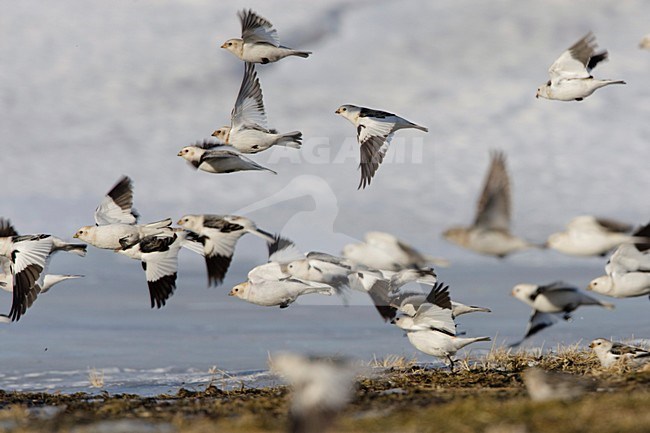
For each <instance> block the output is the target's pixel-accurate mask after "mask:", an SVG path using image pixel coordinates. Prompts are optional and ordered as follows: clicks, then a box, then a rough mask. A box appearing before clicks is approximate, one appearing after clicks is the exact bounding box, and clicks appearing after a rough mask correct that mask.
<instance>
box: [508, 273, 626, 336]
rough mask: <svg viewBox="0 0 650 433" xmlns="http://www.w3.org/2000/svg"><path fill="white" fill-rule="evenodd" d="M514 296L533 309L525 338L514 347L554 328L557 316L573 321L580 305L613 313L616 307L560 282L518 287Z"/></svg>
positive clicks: (518, 285)
mask: <svg viewBox="0 0 650 433" xmlns="http://www.w3.org/2000/svg"><path fill="white" fill-rule="evenodd" d="M512 296H514V297H515V298H517V299H519V300H520V301H522V302H523V303H525V304H527V305H529V306H531V307H532V308H533V312H532V315H531V316H530V319H529V321H528V328H527V329H526V334H525V335H524V338H522V339H521V340H520V341H519V342H517V343H514V344H512V345H511V346H513V347H514V346H518V345H519V344H521V343H522V342H523V341H524V340H525V339H526V338H528V337H530V336H532V335H534V334H536V333H538V332H539V331H541V330H542V329H544V328H547V327H549V326H551V325H553V324H554V323H555V322H557V320H558V319H557V316H558V315H561V317H562V318H563V319H564V320H570V319H571V313H572V312H573V311H575V310H576V309H577V308H578V307H580V306H581V305H597V306H600V307H604V308H607V309H608V310H613V309H614V305H613V304H610V303H609V302H604V301H600V300H598V299H596V298H592V297H591V296H589V295H587V294H586V293H583V292H581V291H580V290H578V289H577V288H575V287H573V286H570V285H568V284H566V283H563V282H559V281H558V282H554V283H551V284H548V285H546V286H539V285H535V284H517V285H516V286H514V287H513V289H512Z"/></svg>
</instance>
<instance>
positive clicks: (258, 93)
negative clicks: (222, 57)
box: [212, 63, 302, 153]
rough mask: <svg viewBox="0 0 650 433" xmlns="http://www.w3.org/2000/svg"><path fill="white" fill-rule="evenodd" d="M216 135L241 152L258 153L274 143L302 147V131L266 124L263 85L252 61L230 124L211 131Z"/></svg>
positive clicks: (296, 147)
mask: <svg viewBox="0 0 650 433" xmlns="http://www.w3.org/2000/svg"><path fill="white" fill-rule="evenodd" d="M212 136H213V137H216V138H217V139H219V140H221V141H223V142H224V143H225V144H227V145H229V146H232V147H234V148H235V149H237V150H238V151H240V152H242V153H257V152H261V151H263V150H266V149H268V148H269V147H271V146H286V147H292V148H294V149H299V148H300V146H301V144H302V143H301V141H300V140H301V139H302V133H301V132H300V131H293V132H287V133H285V134H278V131H276V130H275V129H269V128H268V126H267V119H266V111H265V109H264V99H263V97H262V88H261V87H260V81H259V79H258V78H257V72H255V65H254V64H253V63H246V64H245V67H244V79H243V80H242V83H241V88H240V89H239V94H238V95H237V100H236V101H235V107H234V108H233V109H232V112H231V114H230V126H223V127H221V128H219V129H217V130H216V131H214V132H213V133H212Z"/></svg>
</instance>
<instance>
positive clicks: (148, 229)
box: [74, 176, 172, 250]
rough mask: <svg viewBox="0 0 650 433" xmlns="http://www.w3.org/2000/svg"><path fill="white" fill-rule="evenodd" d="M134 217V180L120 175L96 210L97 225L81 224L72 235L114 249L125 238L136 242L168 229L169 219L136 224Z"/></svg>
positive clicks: (136, 218)
mask: <svg viewBox="0 0 650 433" xmlns="http://www.w3.org/2000/svg"><path fill="white" fill-rule="evenodd" d="M137 220H138V214H137V213H136V212H135V210H134V209H133V182H132V181H131V179H130V178H129V177H128V176H122V177H121V178H120V180H119V181H118V182H117V183H116V184H115V186H113V188H111V190H110V191H109V192H108V193H107V194H106V196H104V198H103V199H102V201H101V203H100V204H99V206H98V207H97V209H96V210H95V223H96V225H94V226H84V227H81V228H80V229H79V230H77V232H76V233H75V234H74V237H75V238H78V239H81V240H82V241H84V242H86V243H89V244H90V245H92V246H94V247H97V248H102V249H111V250H116V249H120V248H122V244H121V243H120V240H122V239H124V238H125V237H127V238H128V239H129V241H130V242H131V243H135V242H137V241H139V240H140V239H142V238H144V237H145V236H150V235H155V234H159V233H163V232H169V231H170V230H171V229H170V228H169V226H170V225H171V223H172V220H171V219H169V218H167V219H164V220H161V221H156V222H153V223H149V224H137Z"/></svg>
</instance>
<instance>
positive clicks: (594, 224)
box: [546, 215, 650, 256]
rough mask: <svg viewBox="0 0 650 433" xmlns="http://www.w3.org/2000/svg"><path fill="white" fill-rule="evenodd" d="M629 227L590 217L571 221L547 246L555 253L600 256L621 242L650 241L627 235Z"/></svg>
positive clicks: (576, 218)
mask: <svg viewBox="0 0 650 433" xmlns="http://www.w3.org/2000/svg"><path fill="white" fill-rule="evenodd" d="M632 229H633V227H632V225H630V224H627V223H623V222H620V221H615V220H612V219H606V218H597V217H594V216H591V215H581V216H577V217H575V218H572V219H571V221H569V223H568V224H567V225H566V230H564V231H561V232H557V233H553V234H551V235H550V236H549V237H548V240H547V241H546V245H547V246H548V247H549V248H552V249H554V250H556V251H559V252H562V253H564V254H569V255H573V256H602V255H605V254H607V252H608V251H611V250H612V249H614V248H616V247H617V246H619V245H621V244H622V243H623V242H635V241H644V240H646V241H650V239H649V238H647V237H645V238H644V237H643V236H641V235H638V236H637V235H633V234H631V233H630V232H631V231H632Z"/></svg>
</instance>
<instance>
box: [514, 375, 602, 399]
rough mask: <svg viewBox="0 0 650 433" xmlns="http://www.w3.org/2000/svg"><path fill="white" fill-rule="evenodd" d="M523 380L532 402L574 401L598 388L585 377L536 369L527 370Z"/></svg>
mask: <svg viewBox="0 0 650 433" xmlns="http://www.w3.org/2000/svg"><path fill="white" fill-rule="evenodd" d="M522 378H523V380H524V385H526V390H527V391H528V395H529V396H530V399H531V400H532V401H553V400H563V401H568V400H574V399H576V398H578V397H580V396H581V395H583V394H584V393H585V392H587V391H589V390H595V388H596V386H595V383H594V382H592V381H589V380H588V379H586V378H584V377H581V376H576V375H574V374H569V373H561V372H557V371H544V370H542V369H541V368H536V367H532V368H528V369H526V370H525V371H524V372H523V374H522Z"/></svg>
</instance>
